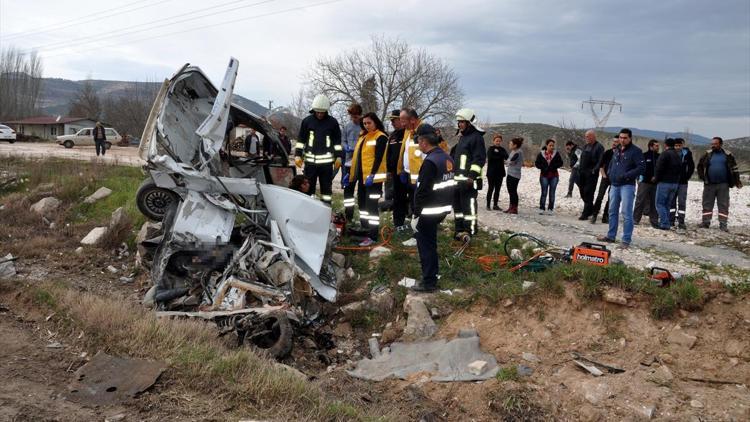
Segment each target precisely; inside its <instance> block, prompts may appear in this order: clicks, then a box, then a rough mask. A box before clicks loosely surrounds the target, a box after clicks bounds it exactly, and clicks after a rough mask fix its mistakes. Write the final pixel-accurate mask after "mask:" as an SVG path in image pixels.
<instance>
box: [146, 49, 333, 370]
mask: <svg viewBox="0 0 750 422" xmlns="http://www.w3.org/2000/svg"><path fill="white" fill-rule="evenodd" d="M238 66H239V63H238V62H237V60H236V59H234V58H232V59H231V60H230V61H229V66H228V68H227V71H226V74H225V76H224V80H223V81H222V84H221V86H220V87H219V88H216V87H215V86H214V85H213V84H212V83H211V81H210V80H209V79H208V78H207V77H206V75H205V74H204V73H203V72H202V71H201V70H200V69H199V68H198V67H195V66H190V65H185V66H183V67H182V68H181V69H180V70H179V71H178V72H177V73H176V74H175V75H174V76H173V77H172V78H171V79H169V80H167V81H165V82H164V84H163V85H162V87H161V89H160V91H159V94H158V95H157V98H156V100H155V102H154V105H153V107H152V109H151V112H150V114H149V118H148V122H147V124H146V127H145V130H144V132H143V136H142V137H141V143H140V145H139V153H140V155H141V157H142V158H143V159H144V160H145V161H146V163H147V164H146V165H145V170H146V172H147V173H148V176H149V177H148V179H147V180H146V181H145V182H144V185H143V186H142V187H141V190H142V191H146V193H147V194H148V195H145V196H146V197H149V195H150V199H151V200H152V201H154V202H158V203H157V204H152V205H154V206H153V208H151V209H148V207H147V206H144V207H142V206H141V205H139V208H141V210H142V211H143V210H144V208H146V211H145V212H144V214H145V215H146V216H147V217H149V218H152V219H161V223H160V228H158V229H157V230H156V231H155V232H154V233H153V236H151V238H150V239H146V240H145V241H144V242H142V246H141V247H139V254H141V255H144V256H142V257H141V258H142V262H144V265H145V266H147V267H150V270H151V278H152V281H153V284H154V286H153V287H152V288H151V290H150V291H149V292H148V293H147V298H146V301H149V302H150V303H153V304H154V306H155V307H156V309H157V311H158V315H159V316H167V317H170V316H182V317H198V318H204V319H209V320H213V321H215V322H216V323H217V324H218V325H219V326H220V327H221V332H222V333H227V332H236V333H237V336H238V340H239V343H240V344H242V343H246V344H249V345H252V346H253V347H256V348H259V349H263V350H266V351H267V352H268V353H269V354H271V355H273V356H275V357H283V356H284V355H286V354H288V353H289V351H290V348H291V345H292V338H291V336H292V331H293V329H294V328H293V327H294V326H295V325H296V324H302V325H304V324H306V323H308V322H311V321H312V320H314V319H315V318H316V317H317V316H318V315H319V313H320V309H321V302H325V301H328V302H333V301H335V300H336V296H337V287H336V278H335V274H336V269H335V268H334V267H333V263H332V261H331V253H332V248H333V246H334V245H333V243H334V242H335V234H336V232H335V228H334V227H333V226H332V225H331V208H330V207H329V206H327V205H326V204H324V203H322V202H320V201H318V200H316V199H313V198H311V197H310V196H307V195H304V194H302V193H299V192H296V191H294V190H291V189H288V188H287V187H286V186H287V184H288V182H289V180H290V178H291V177H292V176H293V174H294V167H293V166H289V164H288V157H285V156H282V157H279V158H278V159H276V161H271V160H269V159H263V158H260V159H257V158H244V157H242V158H240V157H233V156H232V155H231V151H230V150H231V148H229V145H228V136H227V135H228V133H229V132H230V131H231V129H232V128H233V127H234V126H236V125H239V124H244V125H247V126H249V127H253V128H255V129H256V130H257V131H258V132H260V133H262V134H263V135H264V136H268V137H270V139H271V140H272V142H275V143H278V144H279V145H280V141H279V139H278V137H277V135H276V132H275V130H274V129H273V128H272V127H271V125H270V124H269V123H267V122H266V121H265V120H263V119H262V118H260V117H258V116H256V115H254V114H252V113H250V112H249V111H247V110H244V109H242V108H241V107H239V106H237V105H235V104H232V92H233V89H234V84H235V80H236V78H237V69H238ZM280 150H283V148H280ZM142 194H143V192H140V191H139V195H142ZM160 207H161V208H160ZM154 210H157V211H159V212H156V213H154V215H151V213H152V212H153V211H154ZM154 217H156V218H154ZM149 224H153V223H149ZM142 251H143V253H141V252H142ZM144 257H146V258H145V259H143V258H144ZM149 260H150V261H149ZM145 261H149V262H145Z"/></svg>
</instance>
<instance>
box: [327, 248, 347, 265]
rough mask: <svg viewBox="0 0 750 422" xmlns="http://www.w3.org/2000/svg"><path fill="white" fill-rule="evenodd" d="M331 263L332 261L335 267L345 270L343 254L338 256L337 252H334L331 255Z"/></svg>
mask: <svg viewBox="0 0 750 422" xmlns="http://www.w3.org/2000/svg"><path fill="white" fill-rule="evenodd" d="M331 261H333V263H334V264H336V266H338V267H339V268H346V256H344V254H340V253H338V252H334V253H332V254H331Z"/></svg>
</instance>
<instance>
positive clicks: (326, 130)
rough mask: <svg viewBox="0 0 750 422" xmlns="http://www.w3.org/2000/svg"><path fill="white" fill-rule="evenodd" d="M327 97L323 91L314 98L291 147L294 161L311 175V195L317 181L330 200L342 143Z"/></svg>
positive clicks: (326, 200) (339, 161)
mask: <svg viewBox="0 0 750 422" xmlns="http://www.w3.org/2000/svg"><path fill="white" fill-rule="evenodd" d="M330 105H331V103H330V101H329V100H328V97H326V96H325V95H323V94H319V95H317V96H316V97H315V98H314V99H313V103H312V109H311V110H310V115H309V116H307V117H305V118H304V119H303V120H302V123H301V124H300V128H299V137H298V138H297V139H298V140H297V144H296V145H295V148H294V156H295V157H294V163H295V164H296V165H297V167H302V162H303V159H304V163H305V170H304V175H305V176H307V178H308V179H310V192H309V193H310V195H315V185H316V183H317V182H318V181H320V199H321V200H322V201H323V202H325V203H326V204H329V205H330V204H331V199H332V197H331V195H332V192H333V171H334V169H336V170H338V169H339V168H341V164H342V161H343V157H344V153H343V149H342V147H341V128H340V127H339V122H338V121H337V120H336V119H335V118H334V117H333V116H331V115H330V114H328V109H329V108H330Z"/></svg>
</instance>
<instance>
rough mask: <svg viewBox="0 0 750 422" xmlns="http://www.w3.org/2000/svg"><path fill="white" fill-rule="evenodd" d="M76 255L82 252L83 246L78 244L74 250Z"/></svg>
mask: <svg viewBox="0 0 750 422" xmlns="http://www.w3.org/2000/svg"><path fill="white" fill-rule="evenodd" d="M75 253H76V255H80V254H82V253H83V246H79V247H77V248H76V250H75Z"/></svg>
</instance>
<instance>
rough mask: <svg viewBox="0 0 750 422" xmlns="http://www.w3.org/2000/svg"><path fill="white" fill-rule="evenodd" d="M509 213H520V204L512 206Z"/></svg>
mask: <svg viewBox="0 0 750 422" xmlns="http://www.w3.org/2000/svg"><path fill="white" fill-rule="evenodd" d="M508 214H518V205H514V206H512V207H511V208H510V211H509V212H508Z"/></svg>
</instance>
